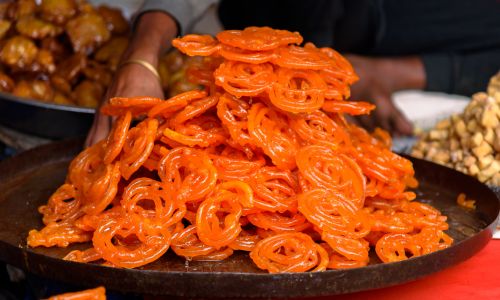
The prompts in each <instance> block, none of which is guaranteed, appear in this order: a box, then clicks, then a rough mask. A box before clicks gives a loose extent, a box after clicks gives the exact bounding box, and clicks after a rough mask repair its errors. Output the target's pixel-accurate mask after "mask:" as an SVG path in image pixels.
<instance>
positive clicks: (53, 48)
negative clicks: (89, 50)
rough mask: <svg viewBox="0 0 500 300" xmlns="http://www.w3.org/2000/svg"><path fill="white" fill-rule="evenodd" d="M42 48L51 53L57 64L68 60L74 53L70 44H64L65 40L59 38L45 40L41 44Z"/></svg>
mask: <svg viewBox="0 0 500 300" xmlns="http://www.w3.org/2000/svg"><path fill="white" fill-rule="evenodd" d="M40 48H41V49H46V50H47V51H50V52H51V53H52V56H54V60H55V62H56V63H59V62H60V61H63V60H64V59H66V58H68V57H69V56H70V55H71V52H72V51H71V45H70V44H69V42H67V43H64V39H63V40H62V41H61V39H59V38H58V37H48V38H44V39H43V40H42V41H41V42H40Z"/></svg>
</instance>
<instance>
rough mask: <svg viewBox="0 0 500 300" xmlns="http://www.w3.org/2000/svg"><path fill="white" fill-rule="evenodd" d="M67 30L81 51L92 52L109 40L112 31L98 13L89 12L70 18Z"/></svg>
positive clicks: (75, 48)
mask: <svg viewBox="0 0 500 300" xmlns="http://www.w3.org/2000/svg"><path fill="white" fill-rule="evenodd" d="M66 32H67V33H68V36H69V38H70V40H71V44H72V45H73V50H74V51H75V52H79V53H86V54H89V53H92V52H94V50H95V49H96V48H97V47H99V46H100V45H102V44H104V43H105V42H107V41H108V40H109V39H110V37H111V33H110V32H109V30H108V28H107V26H106V22H104V19H103V18H102V17H101V16H100V15H98V14H96V13H87V14H83V15H81V16H79V17H76V18H74V19H72V20H70V21H69V22H68V23H67V24H66Z"/></svg>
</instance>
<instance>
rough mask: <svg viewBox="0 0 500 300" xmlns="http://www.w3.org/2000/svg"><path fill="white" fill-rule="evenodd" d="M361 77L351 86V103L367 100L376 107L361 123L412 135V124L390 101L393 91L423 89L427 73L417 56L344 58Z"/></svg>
mask: <svg viewBox="0 0 500 300" xmlns="http://www.w3.org/2000/svg"><path fill="white" fill-rule="evenodd" d="M346 57H347V59H348V60H349V61H350V62H351V63H352V64H353V67H354V69H355V70H356V73H357V74H358V76H359V77H360V80H359V82H357V83H355V84H354V85H353V86H352V96H351V98H352V99H354V100H363V101H370V102H373V103H374V104H375V105H377V108H376V109H375V110H374V111H373V112H372V113H371V115H370V116H366V117H361V118H360V119H359V121H360V123H361V124H362V125H363V126H364V127H366V128H368V129H371V130H373V129H374V128H375V127H381V128H383V129H385V130H387V131H389V132H391V133H393V134H396V135H411V134H412V125H411V123H410V122H409V121H408V120H407V119H406V117H405V116H404V115H403V114H402V113H401V111H399V110H398V108H397V107H396V106H395V105H394V103H393V102H392V100H391V96H392V94H393V93H394V92H396V91H400V90H406V89H420V90H421V89H423V88H424V87H425V84H426V74H425V71H424V66H423V63H422V59H421V58H420V57H418V56H407V57H390V58H389V57H381V58H372V57H364V56H357V55H346Z"/></svg>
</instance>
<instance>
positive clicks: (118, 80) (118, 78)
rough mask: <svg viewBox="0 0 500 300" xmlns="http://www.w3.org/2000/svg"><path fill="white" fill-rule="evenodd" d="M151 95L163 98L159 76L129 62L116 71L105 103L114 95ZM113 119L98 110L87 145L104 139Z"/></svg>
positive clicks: (105, 97)
mask: <svg viewBox="0 0 500 300" xmlns="http://www.w3.org/2000/svg"><path fill="white" fill-rule="evenodd" d="M133 96H151V97H156V98H160V99H163V98H164V95H163V89H162V87H161V84H160V81H159V80H158V78H157V77H156V76H155V75H154V74H153V73H152V72H151V71H150V70H148V69H146V68H145V67H143V66H141V65H139V64H127V65H124V66H122V67H121V68H120V69H119V70H118V71H117V72H116V73H115V77H114V80H113V82H112V83H111V85H110V86H109V88H108V90H107V91H106V95H105V96H104V99H105V100H104V103H106V102H107V101H108V100H109V99H110V98H112V97H133ZM112 123H113V119H112V118H111V117H110V116H106V115H103V114H101V113H100V112H99V110H97V111H96V114H95V117H94V122H93V124H92V127H91V128H90V131H89V133H88V135H87V139H86V141H85V147H88V146H91V145H93V144H95V143H97V142H98V141H100V140H102V139H104V138H105V137H106V136H107V135H108V133H109V131H110V130H111V125H112Z"/></svg>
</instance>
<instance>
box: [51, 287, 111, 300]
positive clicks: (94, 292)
mask: <svg viewBox="0 0 500 300" xmlns="http://www.w3.org/2000/svg"><path fill="white" fill-rule="evenodd" d="M48 300H106V289H105V288H104V287H102V286H100V287H97V288H95V289H90V290H85V291H80V292H73V293H65V294H60V295H56V296H52V297H50V298H49V299H48Z"/></svg>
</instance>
